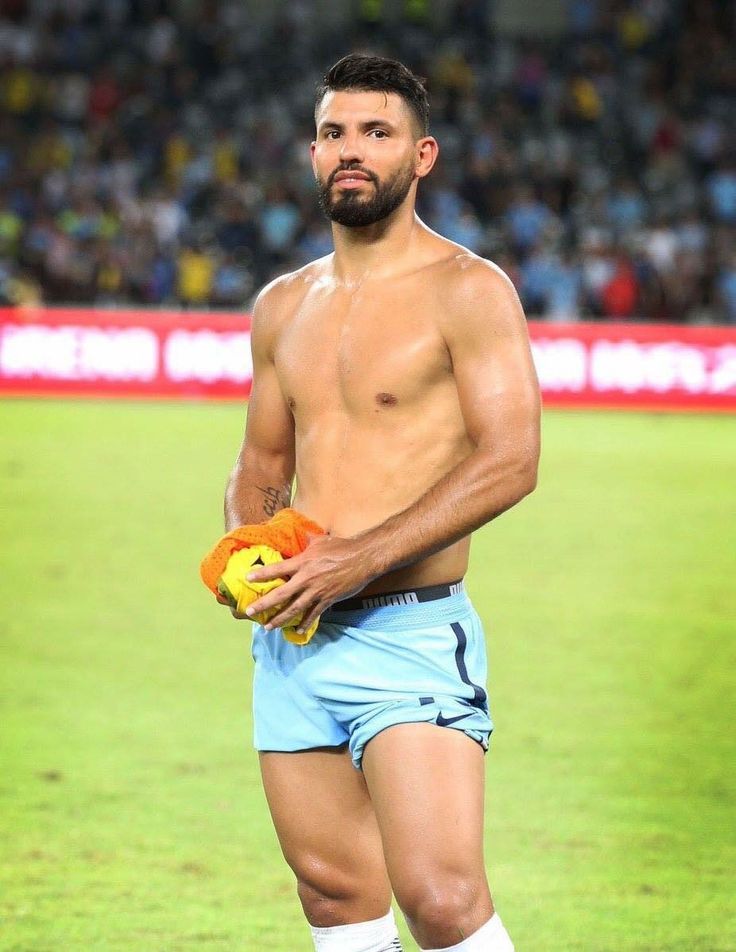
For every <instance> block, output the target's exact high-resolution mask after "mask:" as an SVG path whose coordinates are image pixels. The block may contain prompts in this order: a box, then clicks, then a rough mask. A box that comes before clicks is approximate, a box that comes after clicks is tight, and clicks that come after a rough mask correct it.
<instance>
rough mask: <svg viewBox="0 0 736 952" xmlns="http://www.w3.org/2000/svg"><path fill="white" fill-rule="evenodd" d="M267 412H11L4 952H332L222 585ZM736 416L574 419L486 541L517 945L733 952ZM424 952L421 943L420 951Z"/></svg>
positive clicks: (0, 783)
mask: <svg viewBox="0 0 736 952" xmlns="http://www.w3.org/2000/svg"><path fill="white" fill-rule="evenodd" d="M242 416H243V410H242V408H238V407H235V406H229V405H211V406H207V405H197V404H192V405H187V404H156V405H144V404H138V403H125V404H122V403H121V404H106V403H92V402H90V403H73V402H59V403H44V402H31V401H28V402H25V401H19V402H6V403H3V404H0V434H1V437H0V539H1V540H2V541H1V543H0V545H1V549H0V650H1V651H2V655H1V657H0V704H1V708H0V863H2V868H1V872H0V949H2V950H3V952H11V950H12V952H60V950H62V952H67V950H68V952H122V950H125V952H163V950H166V952H178V950H182V952H186V950H190V949H191V950H193V949H197V950H203V952H225V950H228V952H236V950H238V952H240V950H257V952H260V950H274V952H302V950H303V952H307V950H308V949H309V948H310V947H311V946H310V942H309V937H308V932H307V930H306V928H305V925H304V923H303V920H302V918H301V914H300V911H299V908H298V903H297V901H296V899H295V897H294V894H293V887H292V883H291V876H290V873H289V872H288V871H287V869H286V868H285V866H284V865H283V861H282V860H281V857H280V854H279V851H278V847H277V844H276V840H275V837H274V834H273V832H272V830H271V827H270V823H269V820H268V817H267V812H266V808H265V803H264V800H263V796H262V794H261V791H260V786H259V781H258V776H257V767H256V758H255V756H254V754H253V752H252V751H251V749H250V713H249V705H250V684H249V680H250V673H251V661H250V655H249V649H248V644H247V642H248V634H247V629H248V627H249V626H247V625H245V624H244V623H242V624H238V623H235V622H233V621H232V619H231V618H230V617H229V615H227V613H226V612H225V611H224V610H223V609H220V608H218V607H217V606H216V605H215V604H214V602H213V601H212V600H211V598H210V597H209V596H208V594H207V593H206V591H205V590H204V588H203V587H202V586H201V584H200V583H199V581H198V578H197V563H198V560H199V557H200V556H201V554H202V553H203V552H204V551H205V549H206V548H207V547H208V546H209V545H210V543H211V542H212V540H213V538H214V537H215V536H216V535H217V534H218V532H219V529H220V524H221V518H220V508H221V504H220V499H221V493H222V488H223V484H224V480H225V475H226V472H227V469H228V467H229V466H230V463H231V461H232V459H233V457H234V455H235V452H236V449H237V444H238V442H239V439H240V434H241V427H242ZM735 476H736V418H729V417H725V416H724V417H696V416H687V417H684V416H680V417H678V416H645V415H624V414H622V415H615V414H604V413H597V414H572V413H569V414H553V413H550V414H548V415H547V418H546V423H545V449H544V464H543V467H542V475H541V480H540V486H539V489H538V491H537V493H536V494H535V495H534V496H533V497H531V498H530V499H529V500H527V501H525V502H524V503H523V504H522V505H521V506H520V507H519V508H518V509H517V510H516V511H514V512H512V513H509V514H507V515H506V516H504V517H503V518H501V519H500V520H499V521H498V522H497V523H496V524H494V525H492V526H490V527H488V528H486V529H485V530H484V531H483V532H482V533H480V534H479V535H478V538H477V539H476V542H475V544H474V557H473V568H472V572H471V574H470V577H469V586H470V589H471V592H472V593H473V595H474V598H475V600H476V602H477V605H478V607H479V610H480V612H481V614H482V615H483V617H484V620H485V621H486V624H487V626H488V631H489V638H490V642H491V658H492V699H493V707H494V715H495V720H496V723H497V733H496V735H495V737H494V741H493V744H492V752H491V754H490V756H489V759H488V776H489V784H488V823H487V827H488V834H487V853H488V867H489V872H490V875H491V880H492V885H493V887H494V893H495V897H496V900H497V903H498V906H499V909H500V911H501V913H502V915H503V916H504V919H505V920H506V922H507V924H508V926H509V929H510V931H511V933H512V935H513V936H514V939H515V941H516V946H517V949H518V952H576V950H579V952H634V950H636V952H664V950H673V952H674V950H680V949H687V950H688V952H727V950H733V949H735V948H736V922H735V918H734V903H733V894H734V882H733V871H734V869H736V855H735V854H736V850H735V849H734V817H735V816H736V814H735V812H734V780H733V763H734V740H733V734H734V729H733V719H732V716H730V715H732V712H731V711H729V705H731V704H732V701H733V693H734V684H733V675H732V672H733V670H734V646H733V633H734V627H735V623H734V616H735V613H734V583H735V580H736V545H735V544H734V526H735V525H736V503H735V499H736V480H735ZM406 948H407V949H414V948H415V947H414V945H413V944H411V943H409V942H407V945H406Z"/></svg>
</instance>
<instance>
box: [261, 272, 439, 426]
mask: <svg viewBox="0 0 736 952" xmlns="http://www.w3.org/2000/svg"><path fill="white" fill-rule="evenodd" d="M435 308H436V305H435V304H434V302H433V296H432V294H431V293H428V292H427V291H426V290H423V289H421V288H416V287H415V288H413V289H412V290H411V291H406V290H405V291H401V290H398V291H397V290H395V289H394V290H393V291H392V292H389V290H388V289H381V288H376V287H373V288H370V289H358V290H355V291H353V292H352V293H351V292H348V291H346V290H344V289H340V290H338V291H330V292H320V291H319V290H316V291H315V292H313V293H310V294H308V295H306V297H305V299H304V300H303V301H302V302H301V303H300V304H299V306H298V307H297V308H296V309H295V311H294V313H293V315H291V316H290V319H289V320H288V321H287V322H285V326H284V328H283V331H282V333H281V337H280V339H279V342H278V346H277V350H276V370H277V373H278V375H279V380H280V383H281V388H282V391H283V393H284V395H285V397H286V399H287V401H288V402H289V405H290V406H291V407H292V409H293V410H294V411H295V413H296V412H299V413H304V412H307V413H309V414H310V415H313V414H320V413H321V412H329V411H334V410H343V411H348V412H350V413H352V414H360V413H361V412H369V411H372V412H375V409H376V408H391V407H402V406H404V407H405V406H411V405H413V404H415V403H416V402H417V401H420V400H421V399H422V398H423V397H424V396H426V394H427V393H428V392H430V391H431V389H432V387H433V386H434V385H435V384H437V383H439V382H440V381H442V380H446V379H447V377H448V375H449V374H450V373H451V366H450V360H449V356H448V353H447V349H446V347H445V344H444V341H443V340H442V337H441V335H440V333H439V330H438V322H437V314H436V310H435Z"/></svg>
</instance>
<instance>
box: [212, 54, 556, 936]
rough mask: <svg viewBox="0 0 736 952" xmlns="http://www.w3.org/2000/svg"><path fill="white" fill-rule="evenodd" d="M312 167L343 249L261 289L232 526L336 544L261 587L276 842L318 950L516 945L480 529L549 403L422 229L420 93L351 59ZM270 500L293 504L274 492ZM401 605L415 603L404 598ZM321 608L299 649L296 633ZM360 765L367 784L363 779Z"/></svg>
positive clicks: (488, 279) (497, 308)
mask: <svg viewBox="0 0 736 952" xmlns="http://www.w3.org/2000/svg"><path fill="white" fill-rule="evenodd" d="M315 118H316V125H317V131H316V139H315V141H314V142H313V143H312V147H311V149H312V163H313V167H314V174H315V177H316V180H317V185H318V189H319V193H320V200H321V203H322V206H323V208H324V210H325V211H326V213H327V214H328V215H329V217H330V219H331V220H332V230H333V235H334V243H335V251H334V254H331V255H328V256H327V257H326V258H322V259H320V260H318V261H315V262H313V263H312V264H309V265H307V266H306V267H304V268H302V269H301V270H299V271H296V272H294V273H293V274H288V275H285V276H284V277H281V278H279V279H277V280H276V281H274V282H273V283H272V284H270V285H268V287H266V288H265V290H264V291H262V292H261V294H260V296H259V297H258V300H257V302H256V305H255V310H254V314H253V325H252V346H253V366H254V381H253V392H252V396H251V400H250V407H249V412H248V421H247V427H246V433H245V439H244V442H243V446H242V449H241V451H240V455H239V457H238V460H237V463H236V466H235V468H234V470H233V473H232V476H231V479H230V483H229V486H228V490H227V496H226V505H225V511H226V524H227V527H228V529H231V528H234V527H235V526H237V525H240V524H243V523H252V522H259V521H262V520H263V519H264V518H266V517H267V516H270V515H272V514H273V512H274V508H279V507H282V506H283V507H285V506H288V505H289V504H290V501H291V487H292V480H293V478H294V476H295V475H296V495H295V498H294V500H293V505H294V507H295V508H296V509H298V510H299V511H301V512H303V513H304V514H305V515H307V516H308V517H310V518H311V519H313V520H314V521H315V522H317V523H319V524H320V525H322V526H323V527H324V528H325V529H326V530H327V531H328V533H329V535H327V536H325V537H319V538H316V539H314V540H313V541H312V543H311V544H310V545H309V546H308V547H307V549H306V550H305V551H304V552H303V553H302V554H301V555H299V556H297V557H295V558H292V559H288V560H286V561H284V562H282V563H279V564H277V565H275V566H269V567H268V568H263V569H260V568H259V569H258V570H256V571H255V573H252V574H251V578H258V579H261V580H265V579H270V578H275V577H278V576H282V577H287V581H286V583H285V584H284V585H283V586H282V587H280V588H278V589H277V590H275V591H272V592H269V593H268V594H266V595H264V596H262V597H261V598H260V599H259V601H258V602H256V603H255V604H253V605H252V606H251V608H250V609H249V611H248V614H253V613H255V612H256V611H260V610H264V609H267V608H273V607H274V606H276V605H281V606H282V607H281V610H280V611H279V612H278V614H277V615H276V616H275V617H274V619H273V620H272V622H271V623H270V624H269V625H266V626H265V628H261V627H258V626H257V627H256V629H255V631H254V642H253V645H254V658H255V662H256V673H255V683H254V720H255V734H256V747H257V748H258V750H259V751H260V763H261V770H262V775H263V783H264V787H265V791H266V796H267V799H268V803H269V807H270V810H271V814H272V816H273V821H274V823H275V826H276V831H277V833H278V837H279V840H280V843H281V846H282V849H283V852H284V855H285V857H286V860H287V862H288V863H289V865H290V866H291V868H292V869H293V871H294V873H295V875H296V878H297V882H298V894H299V897H300V899H301V902H302V905H303V908H304V912H305V914H306V917H307V919H308V921H309V923H310V926H311V928H312V935H313V939H314V944H315V948H316V949H317V950H320V952H386V950H395V949H400V948H401V947H400V944H399V939H398V937H397V932H396V926H395V923H394V920H393V915H392V913H391V910H390V902H391V895H392V892H393V894H394V895H395V896H396V899H397V902H398V904H399V906H400V907H401V909H402V911H403V913H404V915H405V916H406V919H407V922H408V924H409V928H410V929H411V931H412V934H413V935H414V937H415V938H416V940H417V942H418V944H419V946H420V947H421V948H422V949H424V950H436V949H440V948H441V949H448V948H451V949H453V950H456V952H502V950H503V952H508V950H512V949H513V946H512V944H511V940H510V939H509V937H508V934H507V932H506V930H505V928H504V927H503V925H502V924H501V920H500V919H499V917H498V915H497V914H495V913H494V908H493V904H492V900H491V895H490V892H489V889H488V884H487V881H486V875H485V869H484V861H483V800H484V794H483V783H484V778H483V751H484V749H485V748H486V747H487V741H488V737H489V734H490V731H491V730H492V724H491V722H490V720H489V717H488V705H487V699H486V693H485V690H484V687H483V682H484V680H485V676H486V663H485V646H484V638H483V632H482V628H481V626H480V622H479V620H478V617H477V615H476V614H475V612H474V611H473V609H472V606H471V605H470V603H469V601H468V599H467V596H466V595H465V593H464V591H463V586H462V578H463V576H464V574H465V571H466V568H467V564H468V553H469V548H470V533H471V532H472V531H473V530H474V529H477V528H478V527H479V526H481V525H483V524H484V523H486V522H488V521H489V520H490V519H493V518H494V517H496V516H497V515H499V514H500V513H502V512H504V511H505V510H506V509H508V508H509V507H510V506H513V505H514V504H515V503H517V502H518V501H519V500H520V499H521V498H522V497H524V496H525V495H526V494H527V493H529V492H531V491H532V489H533V488H534V486H535V482H536V468H537V459H538V454H539V398H538V390H537V383H536V377H535V373H534V369H533V366H532V360H531V356H530V350H529V344H528V340H527V333H526V324H525V320H524V316H523V313H522V310H521V307H520V304H519V301H518V298H517V296H516V293H515V292H514V289H513V287H512V285H511V283H510V282H509V280H508V279H507V278H506V277H505V275H504V274H503V273H502V272H500V271H499V270H498V268H496V267H495V266H494V265H492V264H491V263H489V262H488V261H485V260H483V259H481V258H479V257H477V256H476V255H474V254H472V253H470V252H469V251H467V250H466V249H464V248H462V247H460V246H458V245H456V244H454V243H452V242H450V241H447V240H445V239H444V238H442V237H440V236H439V235H437V234H435V233H434V232H432V231H430V230H429V229H428V228H427V227H426V226H425V225H424V224H423V223H422V222H421V221H420V220H419V219H418V218H417V217H416V215H415V212H414V205H415V198H416V190H417V185H418V183H419V180H420V179H422V178H424V177H425V176H426V175H428V174H429V173H430V171H431V170H432V167H433V165H434V163H435V161H436V159H437V150H438V147H437V142H436V141H435V139H434V138H432V137H431V136H430V135H428V106H427V99H426V93H425V90H424V88H423V86H422V85H421V83H420V82H419V81H418V80H417V79H416V77H414V76H413V75H412V74H411V73H410V72H409V71H408V70H407V69H406V68H405V67H403V66H402V65H401V64H399V63H396V62H394V61H391V60H385V59H382V58H379V57H369V56H360V55H351V56H347V57H345V58H344V59H342V60H341V61H340V62H339V63H337V64H336V65H335V66H334V67H333V68H332V69H331V70H330V71H329V72H328V74H327V75H326V77H325V81H324V85H323V86H322V87H321V89H320V90H319V93H318V98H317V104H316V113H315ZM275 500H277V502H276V504H275V506H274V501H275ZM387 593H398V594H387ZM298 613H303V621H302V627H303V628H306V627H307V626H308V625H309V623H310V622H311V621H312V619H314V618H316V617H317V615H320V614H321V615H322V622H321V624H320V627H319V629H318V631H317V633H316V635H315V636H314V638H313V639H312V640H311V641H310V643H309V644H308V645H306V646H304V647H300V646H297V645H294V644H290V643H288V642H286V641H285V640H284V639H283V637H282V636H281V632H280V630H279V626H280V625H283V624H285V623H286V622H288V621H289V620H290V619H293V618H294V617H295V616H296V615H297V614H298ZM355 767H358V768H359V769H358V770H356V769H355Z"/></svg>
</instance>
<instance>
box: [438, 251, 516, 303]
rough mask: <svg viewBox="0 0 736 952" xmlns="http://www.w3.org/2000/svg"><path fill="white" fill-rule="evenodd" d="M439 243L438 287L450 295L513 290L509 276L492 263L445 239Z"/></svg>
mask: <svg viewBox="0 0 736 952" xmlns="http://www.w3.org/2000/svg"><path fill="white" fill-rule="evenodd" d="M442 241H443V246H444V248H443V250H444V252H445V254H443V255H442V257H441V258H440V259H439V260H438V272H439V273H440V274H441V285H442V286H443V287H444V288H446V289H447V290H448V291H449V292H450V293H451V294H453V293H457V292H461V291H465V292H467V293H488V292H489V291H503V290H511V289H513V284H512V282H511V279H510V278H509V276H508V275H507V274H506V272H505V271H503V270H502V269H501V268H499V266H498V265H497V264H495V263H494V262H493V261H490V260H489V259H488V258H482V257H481V256H480V255H478V254H475V252H473V251H470V250H469V249H468V248H465V247H463V245H458V244H457V243H456V242H454V241H450V240H449V239H447V238H444V239H442Z"/></svg>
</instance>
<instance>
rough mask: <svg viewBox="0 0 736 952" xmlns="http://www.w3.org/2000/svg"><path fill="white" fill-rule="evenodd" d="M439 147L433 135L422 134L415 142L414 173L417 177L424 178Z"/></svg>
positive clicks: (433, 162) (433, 161) (438, 151)
mask: <svg viewBox="0 0 736 952" xmlns="http://www.w3.org/2000/svg"><path fill="white" fill-rule="evenodd" d="M439 153H440V147H439V144H438V142H437V140H436V139H435V138H434V136H422V138H421V139H418V140H417V144H416V156H417V162H416V173H417V178H424V177H425V176H426V175H429V173H430V172H431V171H432V169H433V168H434V164H435V162H436V161H437V156H438V155H439Z"/></svg>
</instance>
